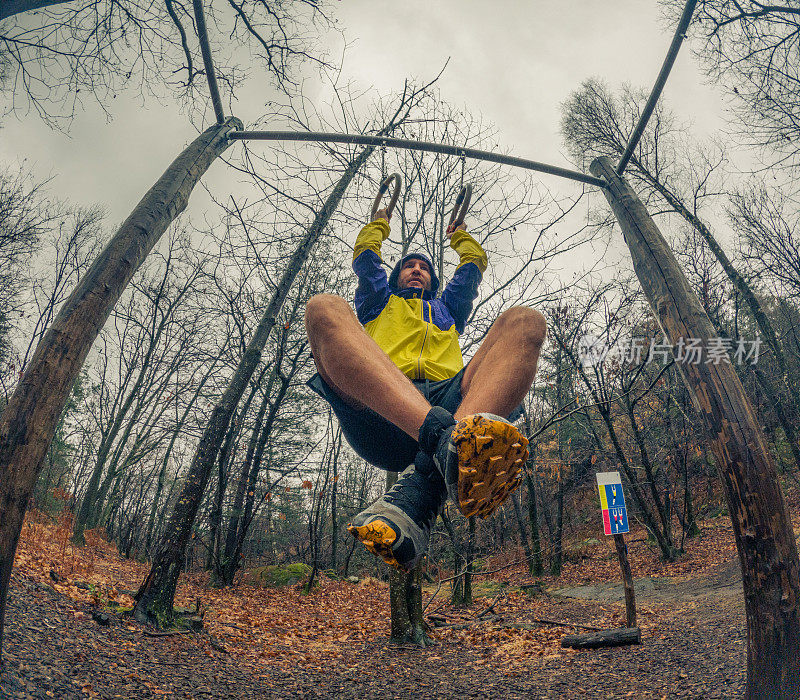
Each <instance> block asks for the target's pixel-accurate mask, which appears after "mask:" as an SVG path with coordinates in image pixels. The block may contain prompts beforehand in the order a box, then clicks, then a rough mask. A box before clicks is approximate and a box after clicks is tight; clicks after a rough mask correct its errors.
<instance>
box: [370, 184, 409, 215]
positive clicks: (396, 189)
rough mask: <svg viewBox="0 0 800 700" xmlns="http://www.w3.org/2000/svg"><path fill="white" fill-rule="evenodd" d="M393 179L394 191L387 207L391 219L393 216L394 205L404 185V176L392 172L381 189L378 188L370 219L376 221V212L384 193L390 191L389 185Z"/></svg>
mask: <svg viewBox="0 0 800 700" xmlns="http://www.w3.org/2000/svg"><path fill="white" fill-rule="evenodd" d="M392 180H394V192H392V196H391V199H390V200H389V206H387V207H386V214H387V216H388V217H389V218H390V219H391V218H392V212H393V211H394V205H395V204H397V198H398V197H399V196H400V188H401V187H402V185H403V178H402V177H400V173H392V174H391V175H389V177H387V178H386V179H385V180H384V181H383V182H382V183H381V186H380V189H379V190H378V196H377V197H375V201H374V202H373V203H372V214H371V215H370V221H375V214H377V213H378V209H380V206H381V200H382V199H383V195H385V194H386V192H388V190H389V185H390V184H391V182H392Z"/></svg>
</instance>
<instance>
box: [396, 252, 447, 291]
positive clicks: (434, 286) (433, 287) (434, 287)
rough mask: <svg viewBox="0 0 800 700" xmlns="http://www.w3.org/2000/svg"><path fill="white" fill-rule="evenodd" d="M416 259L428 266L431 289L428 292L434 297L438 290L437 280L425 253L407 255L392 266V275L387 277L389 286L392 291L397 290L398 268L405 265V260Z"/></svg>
mask: <svg viewBox="0 0 800 700" xmlns="http://www.w3.org/2000/svg"><path fill="white" fill-rule="evenodd" d="M414 258H416V259H417V260H422V262H424V263H426V264H427V266H428V270H429V271H430V273H431V289H430V292H431V294H433V295H434V296H435V295H436V292H437V290H438V289H439V278H438V277H437V276H436V272H435V271H434V269H433V263H432V262H431V261H430V258H429V257H428V256H427V255H425V253H408V254H407V255H404V256H403V257H402V258H400V262H398V263H397V265H395V266H394V269H393V270H392V274H391V275H389V286H390V287H391V288H392V289H397V288H398V287H397V280H398V279H399V278H400V268H401V267H403V265H405V263H406V261H407V260H413V259H414Z"/></svg>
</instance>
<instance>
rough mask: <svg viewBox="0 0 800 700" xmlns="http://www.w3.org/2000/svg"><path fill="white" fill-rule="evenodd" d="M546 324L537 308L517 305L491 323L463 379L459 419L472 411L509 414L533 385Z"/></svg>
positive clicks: (458, 411) (456, 416)
mask: <svg viewBox="0 0 800 700" xmlns="http://www.w3.org/2000/svg"><path fill="white" fill-rule="evenodd" d="M546 332H547V326H546V323H545V320H544V316H542V315H541V314H540V313H539V312H538V311H534V310H533V309H529V308H527V307H524V306H515V307H513V308H511V309H509V310H508V311H504V312H503V313H502V314H500V316H499V317H498V319H497V320H496V321H495V322H494V323H493V324H492V327H491V328H490V329H489V332H488V333H487V334H486V338H485V339H484V341H483V343H482V344H481V347H480V348H479V349H478V352H477V353H476V354H475V357H473V358H472V360H470V362H469V364H468V365H467V369H466V371H465V372H464V376H463V378H462V380H461V394H462V396H463V399H462V401H461V405H460V406H459V407H458V410H457V411H456V413H455V418H456V420H458V419H460V418H463V417H464V416H468V415H470V414H473V413H494V414H496V415H499V416H507V415H508V414H509V413H511V411H513V410H514V409H515V408H516V407H517V406H519V404H520V403H521V402H522V400H523V399H524V398H525V394H527V393H528V390H529V389H530V388H531V384H533V378H534V376H535V375H536V365H537V363H538V361H539V351H540V350H541V347H542V343H543V342H544V337H545V334H546Z"/></svg>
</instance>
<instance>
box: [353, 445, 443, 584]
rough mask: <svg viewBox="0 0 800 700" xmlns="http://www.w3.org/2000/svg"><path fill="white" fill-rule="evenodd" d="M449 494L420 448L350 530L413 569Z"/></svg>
mask: <svg viewBox="0 0 800 700" xmlns="http://www.w3.org/2000/svg"><path fill="white" fill-rule="evenodd" d="M446 498H447V491H446V489H445V487H444V483H443V482H442V479H441V477H440V476H439V473H438V472H437V471H436V468H435V467H434V465H433V462H432V461H431V458H430V457H428V456H427V455H425V454H423V453H422V452H420V453H419V454H418V455H417V459H416V460H415V464H414V465H412V466H411V467H409V468H408V469H406V470H405V471H404V472H403V473H402V474H401V475H400V478H399V479H398V480H397V483H396V484H395V485H394V486H392V488H390V489H389V490H388V491H387V492H386V493H385V494H384V495H383V496H381V497H380V498H379V499H378V500H377V501H375V503H373V504H372V505H371V506H369V507H368V508H366V509H365V510H362V511H361V512H360V513H359V514H358V515H356V516H355V517H354V518H353V520H352V521H351V522H350V524H349V525H348V526H347V531H348V532H349V533H350V534H351V535H353V537H355V538H356V539H358V540H360V541H361V542H363V543H364V546H365V547H366V548H367V549H368V550H369V551H370V552H372V553H373V554H375V555H377V556H379V557H381V559H383V560H384V561H385V562H386V563H387V564H391V565H392V566H394V567H395V568H397V569H404V570H405V571H410V570H411V569H413V568H414V567H415V566H416V565H417V562H419V560H420V559H421V558H422V556H423V555H424V554H425V552H426V551H427V549H428V538H429V536H430V531H431V528H432V527H433V524H434V523H435V522H436V518H437V517H438V515H439V513H440V512H441V510H442V506H443V505H444V502H445V500H446Z"/></svg>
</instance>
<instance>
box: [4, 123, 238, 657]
mask: <svg viewBox="0 0 800 700" xmlns="http://www.w3.org/2000/svg"><path fill="white" fill-rule="evenodd" d="M241 128H242V123H241V122H240V121H239V120H238V119H235V118H230V119H228V120H227V121H226V122H225V123H223V124H221V125H214V126H213V127H211V128H210V129H207V130H206V131H205V132H203V133H202V134H201V135H200V136H199V137H198V138H196V139H195V140H194V141H193V142H192V143H191V145H190V146H189V147H188V148H186V149H185V150H184V151H183V153H181V154H180V155H179V156H178V157H177V158H176V159H175V160H174V161H173V163H172V164H171V165H170V166H169V168H167V170H166V172H165V173H164V174H163V175H162V176H161V178H160V179H159V180H158V182H156V184H155V185H154V186H153V187H152V189H151V190H150V191H149V192H148V193H147V194H146V195H145V196H144V198H143V199H142V201H141V202H139V204H138V205H137V206H136V208H135V209H134V210H133V212H132V213H131V215H130V216H129V217H128V218H127V220H126V221H125V222H124V223H123V224H122V226H121V227H120V229H119V231H117V233H116V235H115V236H114V237H113V238H112V239H111V241H109V243H108V245H106V247H105V248H104V249H103V251H102V252H101V253H100V255H99V256H98V257H97V259H96V260H95V261H94V264H93V265H92V267H91V269H90V270H89V271H88V272H87V273H86V275H85V276H84V277H83V279H82V280H81V281H80V283H79V284H78V286H77V287H76V289H75V290H74V291H73V293H72V294H71V295H70V297H69V299H67V301H66V302H65V303H64V306H63V307H62V308H61V311H60V312H59V314H58V316H57V317H56V318H55V320H54V321H53V324H52V325H51V326H50V329H49V330H48V331H47V333H46V334H45V336H44V337H43V338H42V340H41V342H40V343H39V345H38V347H37V348H36V352H35V353H34V355H33V358H32V359H31V363H30V365H28V369H27V370H26V372H25V374H24V376H23V377H22V379H21V380H20V382H19V385H18V386H17V388H16V390H15V391H14V394H13V395H12V397H11V399H10V401H9V403H8V405H7V406H6V408H5V410H4V411H3V413H2V415H1V416H0V503H1V504H2V507H0V651H2V634H3V618H4V615H5V606H6V594H7V592H8V581H9V577H10V576H11V567H12V565H13V561H14V552H15V551H16V548H17V542H18V540H19V534H20V530H21V529H22V520H23V517H24V515H25V509H26V507H27V505H28V499H29V498H30V494H31V491H32V490H33V487H34V484H35V483H36V477H37V476H38V474H39V470H40V469H41V465H42V460H43V459H44V457H45V455H46V454H47V449H48V447H49V445H50V442H51V441H52V439H53V434H54V432H55V428H56V424H57V423H58V419H59V417H60V415H61V412H62V411H63V409H64V404H65V402H66V400H67V397H68V396H69V392H70V390H71V389H72V385H73V384H74V382H75V380H76V379H77V377H78V374H79V372H80V369H81V367H82V366H83V362H84V360H85V359H86V355H87V354H88V353H89V349H90V348H91V346H92V343H93V342H94V340H95V338H97V334H98V333H99V332H100V329H101V328H102V327H103V324H104V323H105V322H106V319H107V318H108V316H109V314H110V313H111V310H112V309H113V308H114V305H115V304H116V303H117V301H118V300H119V297H120V295H121V294H122V292H123V291H124V290H125V287H127V285H128V282H129V281H130V279H131V277H132V276H133V274H134V273H135V272H136V270H137V269H138V268H139V266H140V265H141V263H142V261H143V260H144V259H145V257H146V256H147V254H148V253H149V252H150V249H151V248H152V247H153V245H155V243H156V241H158V239H159V238H160V236H161V234H163V233H164V231H165V230H166V229H167V227H168V226H169V225H170V223H172V221H173V220H174V219H175V217H176V216H178V214H180V213H181V212H182V211H183V210H184V209H185V208H186V204H187V202H188V199H189V195H190V194H191V192H192V189H193V188H194V186H195V184H197V181H198V180H199V179H200V177H201V176H202V175H203V174H204V173H205V172H206V170H208V168H209V166H210V165H211V164H212V163H213V162H214V160H215V159H216V158H217V156H219V155H220V154H221V153H223V152H224V151H225V149H226V148H227V147H228V145H229V141H228V139H227V134H228V132H229V131H232V130H233V129H241Z"/></svg>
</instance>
